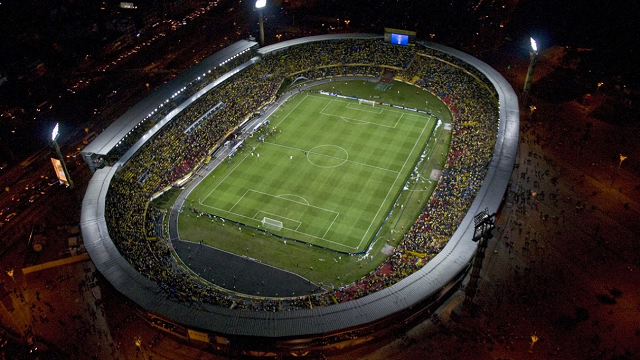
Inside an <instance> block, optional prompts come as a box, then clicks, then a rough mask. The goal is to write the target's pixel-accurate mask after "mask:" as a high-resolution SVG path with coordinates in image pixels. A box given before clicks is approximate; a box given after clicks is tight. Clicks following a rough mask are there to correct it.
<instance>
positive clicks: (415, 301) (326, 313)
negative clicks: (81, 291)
mask: <svg viewBox="0 0 640 360" xmlns="http://www.w3.org/2000/svg"><path fill="white" fill-rule="evenodd" d="M368 36H372V37H373V36H374V35H363V34H355V35H351V36H348V35H342V34H341V35H323V36H319V37H316V36H314V37H308V38H301V39H296V40H292V41H286V42H282V43H278V44H277V45H272V46H268V47H265V48H263V49H261V52H262V53H269V52H272V51H277V50H280V49H283V48H285V47H287V46H293V45H298V44H303V43H306V42H312V41H320V39H321V40H339V39H344V38H349V37H351V38H362V37H368ZM375 36H379V35H375ZM247 45H248V44H247ZM424 45H425V46H426V47H428V48H432V49H435V50H438V51H441V52H443V53H446V54H449V55H452V56H455V57H457V58H459V59H461V60H463V61H465V62H466V63H469V64H471V65H472V66H474V67H475V68H476V69H477V70H478V71H480V72H481V73H482V74H484V75H485V76H486V77H487V79H488V80H489V81H490V82H491V84H492V85H493V86H494V88H495V90H496V92H497V94H498V101H499V125H498V137H497V141H496V144H495V147H494V154H493V158H492V160H491V162H490V164H489V166H488V171H487V175H486V177H485V181H484V183H483V185H482V186H481V188H480V190H479V191H478V193H477V195H476V197H475V199H474V201H473V203H472V205H471V206H470V208H469V211H468V212H467V214H466V216H465V217H464V219H463V220H462V222H461V224H460V226H459V227H458V229H457V230H456V232H455V233H454V235H453V236H452V237H451V239H450V240H449V242H448V243H447V245H446V246H445V247H444V249H443V250H442V251H441V252H440V253H439V254H438V255H436V256H435V258H433V259H432V260H431V261H429V262H428V263H427V264H426V265H425V266H423V267H422V268H421V269H419V270H418V271H416V272H415V273H413V274H412V275H410V276H408V277H406V278H404V279H403V280H401V281H399V282H398V283H396V284H394V285H392V286H390V287H388V288H385V289H383V290H380V291H378V292H376V293H373V294H370V295H367V296H364V297H362V298H359V299H356V300H352V301H348V302H344V303H339V304H336V305H329V306H324V307H318V308H314V309H307V310H296V311H283V312H275V313H274V312H266V311H265V312H253V311H242V310H232V309H227V308H223V307H217V306H213V305H209V304H199V307H198V308H199V309H201V311H196V310H194V309H195V308H194V307H193V306H191V305H189V304H188V303H184V302H183V303H178V302H175V301H172V300H169V299H168V296H165V294H164V292H163V291H162V289H161V288H160V286H159V285H158V284H157V283H155V282H154V281H152V280H150V279H148V278H147V277H145V276H144V275H142V274H140V273H138V272H137V271H136V270H135V269H134V268H133V266H132V265H131V264H129V263H128V262H127V261H126V260H125V259H124V258H123V257H122V256H121V255H120V253H119V252H118V250H117V248H116V246H115V244H114V243H113V240H112V239H111V238H110V236H109V233H108V229H107V224H106V220H105V212H106V209H105V204H106V196H107V192H108V188H109V183H110V181H111V179H112V177H113V176H114V175H115V173H116V171H117V168H118V167H119V166H118V165H114V166H108V167H104V168H102V169H99V170H97V171H96V172H95V174H94V176H93V178H92V179H91V181H90V182H89V185H88V188H87V191H86V194H85V197H84V199H83V203H82V214H81V226H82V235H83V237H84V241H85V247H86V249H87V251H88V253H89V255H90V256H91V259H92V261H93V262H94V264H95V266H96V268H97V269H98V270H99V271H100V272H101V273H102V274H103V275H104V276H105V277H106V278H107V279H108V280H109V281H110V283H111V284H112V285H113V286H114V287H115V288H116V289H117V290H118V291H119V292H121V293H122V294H124V295H125V296H127V297H128V298H130V299H131V300H132V301H134V302H135V303H136V304H137V305H139V306H141V307H142V308H144V309H146V310H147V311H149V312H151V313H154V314H157V315H159V316H162V317H164V318H166V319H168V320H171V321H175V322H176V323H179V324H181V325H183V326H185V327H187V328H192V329H199V330H202V331H207V332H211V333H217V334H226V335H229V336H240V337H245V336H246V337H265V338H290V339H291V338H301V337H309V336H313V335H319V334H326V333H335V332H337V331H341V330H344V329H357V328H359V327H363V326H366V325H367V324H371V323H375V322H379V321H381V320H383V319H387V318H389V317H393V316H394V315H397V314H399V313H405V312H407V311H411V310H410V309H416V308H420V307H421V306H422V307H424V302H425V301H426V299H430V298H431V297H432V296H437V295H438V294H439V293H441V291H442V290H443V288H445V287H446V286H447V285H448V284H449V283H450V282H451V281H452V280H453V279H454V278H455V277H456V276H458V275H459V274H460V273H461V271H463V270H464V269H466V268H468V266H469V264H470V262H471V259H472V257H473V255H474V252H475V251H476V248H477V243H475V242H473V241H472V237H473V233H474V222H473V218H474V216H475V215H476V214H477V213H479V212H481V211H482V210H484V209H485V208H486V209H488V210H489V212H490V213H493V212H496V211H497V210H498V208H499V206H500V204H501V202H502V198H503V195H504V193H505V191H506V188H507V185H508V182H509V178H510V175H511V172H512V170H513V166H514V163H515V158H516V150H517V144H518V132H519V107H518V99H517V96H516V94H515V92H514V90H513V88H512V87H511V85H510V84H509V83H508V82H507V81H506V80H505V79H504V77H503V76H502V75H500V73H498V72H497V71H496V70H495V69H493V68H492V67H490V66H489V65H487V64H486V63H484V62H482V61H480V60H478V59H476V58H474V57H472V56H470V55H468V54H465V53H463V52H461V51H458V50H455V49H452V48H449V47H446V46H442V45H438V44H432V43H425V44H424ZM223 51H224V50H223ZM168 93H171V92H170V91H168V92H167V94H168ZM165 97H166V94H163V95H162V96H158V99H160V98H162V99H164V98H165ZM145 100H146V99H145ZM134 108H135V107H134ZM147 110H148V109H145V111H142V109H139V110H137V111H136V112H135V113H138V114H146V113H147ZM133 117H134V112H132V113H131V115H130V118H129V121H133V120H131V119H132V118H133ZM129 125H130V124H129V123H128V122H127V121H125V120H122V121H121V122H117V123H114V125H113V126H114V127H115V128H114V129H108V131H109V132H108V133H109V134H111V135H110V136H108V137H107V136H105V137H104V138H103V139H116V138H117V134H126V132H127V131H128V130H126V129H130V128H129V127H128V126H129ZM119 127H120V128H119ZM96 140H97V139H96ZM115 143H117V141H116V142H115ZM113 145H114V143H113V142H110V141H101V145H99V144H96V145H95V147H96V148H95V149H94V150H93V151H95V152H98V151H102V150H103V149H107V148H108V146H113Z"/></svg>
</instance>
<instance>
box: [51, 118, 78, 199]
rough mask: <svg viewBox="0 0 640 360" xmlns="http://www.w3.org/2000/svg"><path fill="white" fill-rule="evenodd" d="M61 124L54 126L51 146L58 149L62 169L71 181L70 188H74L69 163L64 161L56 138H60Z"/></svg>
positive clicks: (69, 181)
mask: <svg viewBox="0 0 640 360" xmlns="http://www.w3.org/2000/svg"><path fill="white" fill-rule="evenodd" d="M59 126H60V124H58V123H56V126H55V127H54V128H53V131H52V132H51V146H53V148H54V149H56V153H57V154H58V158H60V162H61V163H62V169H63V170H64V176H65V177H66V178H67V182H68V183H69V189H73V181H71V176H69V171H68V170H67V164H66V163H65V161H64V157H62V153H61V152H60V146H58V142H57V141H56V139H57V138H58V135H59V133H58V129H59Z"/></svg>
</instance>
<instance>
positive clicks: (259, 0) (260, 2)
mask: <svg viewBox="0 0 640 360" xmlns="http://www.w3.org/2000/svg"><path fill="white" fill-rule="evenodd" d="M265 6H267V0H256V9H258V17H259V19H260V46H264V19H263V16H262V8H264V7H265Z"/></svg>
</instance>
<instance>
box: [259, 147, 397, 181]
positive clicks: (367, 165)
mask: <svg viewBox="0 0 640 360" xmlns="http://www.w3.org/2000/svg"><path fill="white" fill-rule="evenodd" d="M264 143H265V144H269V145H273V146H279V147H283V148H287V149H291V150H297V151H307V150H303V149H298V148H295V147H293V146H287V145H282V144H276V143H272V142H269V141H265V142H264ZM311 154H316V155H321V156H324V157H328V158H332V159H338V160H344V159H342V158H339V157H336V156H331V155H325V154H318V153H314V152H311ZM346 162H349V163H352V164H357V165H360V166H365V167H370V168H372V169H377V170H382V171H388V172H391V173H394V174H398V173H399V171H396V170H392V169H385V168H382V167H379V166H375V165H369V164H365V163H361V162H358V161H353V160H349V159H347V160H346Z"/></svg>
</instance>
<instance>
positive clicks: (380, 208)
mask: <svg viewBox="0 0 640 360" xmlns="http://www.w3.org/2000/svg"><path fill="white" fill-rule="evenodd" d="M427 125H429V122H425V125H424V126H423V127H422V131H421V132H420V136H419V137H418V139H419V138H421V137H422V134H424V131H425V130H426V129H427ZM427 141H429V139H427ZM416 146H418V141H416V142H415V143H414V144H413V148H411V151H410V152H409V155H408V156H407V158H406V159H405V161H404V164H402V168H401V169H400V171H399V172H398V174H397V175H396V178H395V180H393V184H392V185H391V186H390V187H389V191H387V195H385V197H384V199H383V200H382V201H381V202H380V206H379V207H378V211H376V214H375V215H374V216H373V218H372V219H371V222H370V223H369V227H367V231H365V233H364V235H363V236H362V239H360V243H358V246H357V248H359V247H360V246H361V245H362V242H363V241H364V240H365V239H366V237H367V234H368V233H369V230H371V226H372V225H373V222H374V221H375V219H376V218H377V217H378V215H379V214H380V211H382V206H383V205H384V203H385V202H386V201H387V198H388V197H389V194H391V190H393V189H395V186H396V182H398V178H399V177H400V174H401V173H402V170H403V169H404V168H405V167H406V166H407V162H408V161H409V158H411V154H413V152H414V151H415V149H416Z"/></svg>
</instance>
